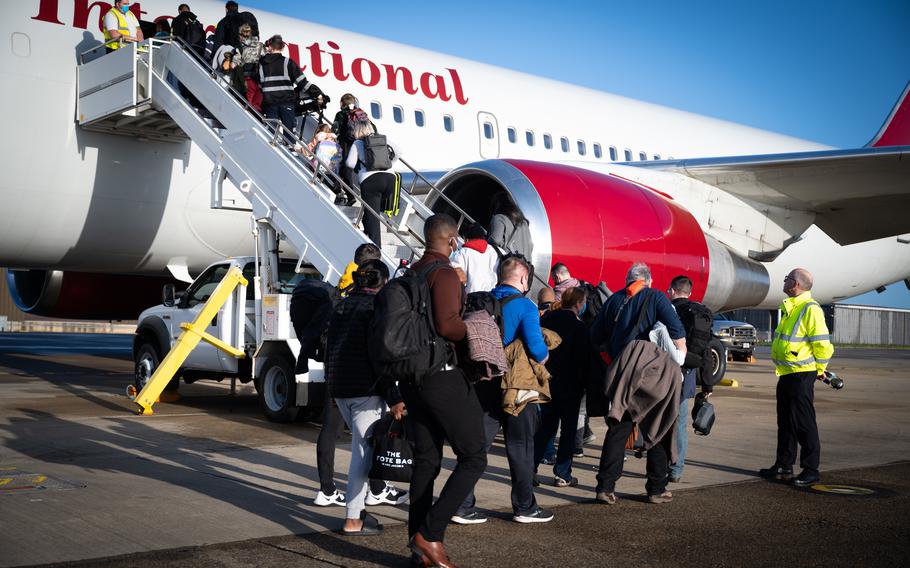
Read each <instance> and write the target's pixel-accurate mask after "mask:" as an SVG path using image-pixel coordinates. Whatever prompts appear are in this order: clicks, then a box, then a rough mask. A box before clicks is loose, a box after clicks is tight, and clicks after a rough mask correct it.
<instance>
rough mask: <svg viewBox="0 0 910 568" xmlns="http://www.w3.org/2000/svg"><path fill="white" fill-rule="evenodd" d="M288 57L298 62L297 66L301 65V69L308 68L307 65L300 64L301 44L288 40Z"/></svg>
mask: <svg viewBox="0 0 910 568" xmlns="http://www.w3.org/2000/svg"><path fill="white" fill-rule="evenodd" d="M288 57H290V58H291V61H293V62H294V63H296V64H297V67H300V70H301V71H303V70H304V69H306V65H301V64H300V46H299V45H297V44H296V43H291V42H288Z"/></svg>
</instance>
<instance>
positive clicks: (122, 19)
mask: <svg viewBox="0 0 910 568" xmlns="http://www.w3.org/2000/svg"><path fill="white" fill-rule="evenodd" d="M118 38H122V39H123V41H122V42H119V41H118V42H113V43H111V44H109V45H108V46H107V52H108V53H110V52H112V51H115V50H117V49H120V46H121V45H123V43H133V42H139V41H142V40H144V39H145V38H144V37H143V36H142V28H141V27H139V20H137V19H136V16H135V15H133V13H132V12H130V3H129V0H115V2H114V6H113V7H112V8H111V9H110V10H108V12H107V14H105V15H104V42H105V43H107V42H108V41H110V40H112V39H118Z"/></svg>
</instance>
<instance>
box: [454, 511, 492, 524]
mask: <svg viewBox="0 0 910 568" xmlns="http://www.w3.org/2000/svg"><path fill="white" fill-rule="evenodd" d="M452 522H453V523H455V524H457V525H479V524H480V523H485V522H487V516H486V515H484V514H483V513H481V512H480V511H474V512H472V513H465V514H463V515H458V514H456V515H454V516H453V517H452Z"/></svg>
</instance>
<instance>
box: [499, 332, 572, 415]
mask: <svg viewBox="0 0 910 568" xmlns="http://www.w3.org/2000/svg"><path fill="white" fill-rule="evenodd" d="M541 331H543V340H544V343H546V344H547V350H548V351H552V350H554V349H556V348H557V347H559V344H560V343H562V339H561V338H560V337H559V335H558V334H556V333H555V332H553V331H550V330H549V329H542V330H541ZM506 359H508V361H509V372H508V373H506V374H505V375H504V376H503V378H502V409H503V411H505V412H507V413H509V414H511V415H512V416H518V415H519V414H521V411H522V410H524V407H525V405H527V404H528V403H531V402H534V403H543V402H550V401H551V400H552V398H551V397H550V372H549V371H547V368H546V366H544V365H541V364H540V363H538V362H537V361H534V360H533V359H531V358H530V357H528V350H527V349H525V344H524V342H523V341H522V340H520V339H516V340H515V341H513V342H512V343H510V344H508V345H506Z"/></svg>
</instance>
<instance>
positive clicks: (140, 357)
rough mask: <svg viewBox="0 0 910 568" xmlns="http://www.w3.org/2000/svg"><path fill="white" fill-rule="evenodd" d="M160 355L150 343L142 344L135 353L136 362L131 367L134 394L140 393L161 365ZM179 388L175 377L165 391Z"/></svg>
mask: <svg viewBox="0 0 910 568" xmlns="http://www.w3.org/2000/svg"><path fill="white" fill-rule="evenodd" d="M161 359H162V357H161V354H160V353H159V352H158V346H157V345H155V344H154V343H151V342H148V341H146V342H144V343H143V344H142V345H140V346H139V349H138V350H137V351H136V361H135V363H134V366H133V384H134V385H135V386H136V393H140V392H142V389H144V388H145V385H147V384H148V382H149V380H150V379H151V378H152V375H154V374H155V371H156V370H157V369H158V365H160V364H161ZM179 387H180V378H179V377H175V378H174V379H173V380H171V382H169V383H168V385H167V387H165V390H169V391H176V390H177V389H178V388H179Z"/></svg>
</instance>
